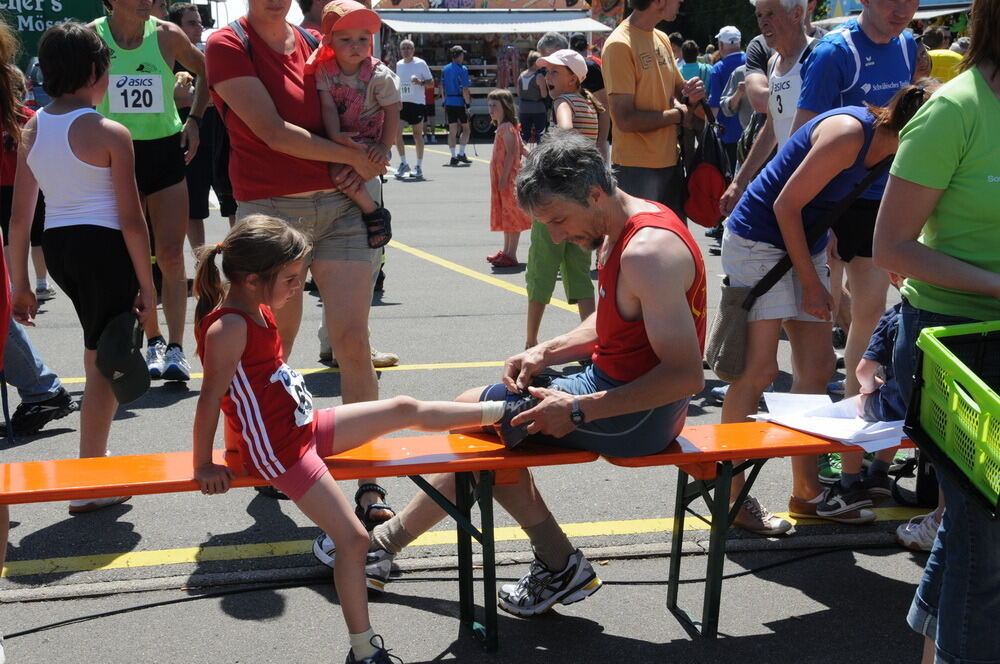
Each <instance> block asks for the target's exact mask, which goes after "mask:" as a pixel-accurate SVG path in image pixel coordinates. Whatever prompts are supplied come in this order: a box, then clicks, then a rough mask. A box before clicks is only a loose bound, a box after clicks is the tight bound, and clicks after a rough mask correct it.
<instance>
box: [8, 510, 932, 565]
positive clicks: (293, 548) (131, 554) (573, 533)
mask: <svg viewBox="0 0 1000 664" xmlns="http://www.w3.org/2000/svg"><path fill="white" fill-rule="evenodd" d="M874 511H875V513H876V514H877V516H878V520H879V521H904V520H907V519H910V518H911V517H913V516H916V515H918V514H921V513H922V510H919V509H913V508H906V507H890V508H878V509H876V510H874ZM776 516H779V517H781V518H784V519H788V520H789V521H791V522H792V524H794V525H809V524H821V523H828V522H824V521H820V520H818V519H797V518H795V517H792V516H789V515H788V514H787V513H779V514H777V515H776ZM673 524H674V520H673V519H629V520H623V521H595V522H589V523H568V524H563V525H562V528H563V530H564V531H565V532H566V535H567V536H569V537H576V538H580V537H612V536H620V535H641V534H648V533H663V534H664V535H666V534H669V533H671V532H672V531H673ZM708 529H709V525H708V524H706V523H705V522H704V521H702V520H701V519H698V518H696V517H686V518H685V519H684V530H686V531H704V530H708ZM493 534H494V539H495V540H496V541H497V542H513V541H518V540H526V539H528V536H527V535H525V534H524V531H523V530H521V529H520V528H518V527H516V526H507V527H502V528H494V529H493ZM455 542H456V535H455V531H454V530H452V529H448V530H433V531H431V532H428V533H424V534H423V535H421V536H420V537H418V538H417V539H416V540H415V541H414V542H413V544H411V545H410V546H441V545H454V544H455ZM312 543H313V541H312V540H311V539H309V540H288V541H284V542H262V543H259V544H229V545H220V546H197V547H187V548H181V549H162V550H157V551H125V552H121V553H106V554H96V555H91V556H72V557H65V558H45V559H39V560H15V561H9V562H8V563H7V565H6V567H5V568H4V570H3V574H2V576H3V577H5V578H6V577H13V576H27V575H33V574H67V573H72V572H94V571H103V570H113V569H131V568H139V567H160V566H164V565H183V564H192V563H202V562H225V561H233V560H252V559H258V558H277V557H280V556H294V555H302V554H306V553H309V552H310V551H312Z"/></svg>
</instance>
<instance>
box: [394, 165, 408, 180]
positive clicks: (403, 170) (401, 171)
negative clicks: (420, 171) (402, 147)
mask: <svg viewBox="0 0 1000 664" xmlns="http://www.w3.org/2000/svg"><path fill="white" fill-rule="evenodd" d="M409 172H410V165H409V164H407V163H406V162H405V161H404V162H403V163H402V164H400V165H399V166H398V167H397V168H396V179H397V180H402V179H403V178H404V177H406V174H407V173H409Z"/></svg>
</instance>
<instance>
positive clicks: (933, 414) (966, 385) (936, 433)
mask: <svg viewBox="0 0 1000 664" xmlns="http://www.w3.org/2000/svg"><path fill="white" fill-rule="evenodd" d="M917 348H919V349H920V350H921V351H922V352H923V369H922V373H921V376H922V378H923V383H922V385H919V383H918V387H917V388H915V389H919V393H918V394H917V395H916V396H917V399H918V402H919V409H920V410H919V418H918V422H919V426H920V428H921V429H922V431H923V433H925V434H926V435H927V436H928V437H929V438H930V439H931V441H933V443H934V444H935V445H936V446H937V447H938V448H939V449H940V450H941V451H942V452H943V453H944V454H945V455H946V456H947V457H948V459H950V460H951V462H952V463H953V464H954V466H955V468H956V469H957V470H958V471H959V472H961V473H963V474H964V475H965V477H966V478H968V480H969V482H971V484H972V485H973V487H975V488H976V489H977V490H978V491H979V492H980V493H981V494H982V495H983V497H984V498H986V499H987V501H988V502H989V503H990V504H991V505H994V506H997V505H998V504H1000V500H998V499H1000V396H998V395H997V392H998V391H1000V390H998V388H1000V321H992V322H987V323H969V324H966V325H949V326H947V327H929V328H926V329H924V330H923V331H922V332H921V333H920V336H919V337H918V339H917Z"/></svg>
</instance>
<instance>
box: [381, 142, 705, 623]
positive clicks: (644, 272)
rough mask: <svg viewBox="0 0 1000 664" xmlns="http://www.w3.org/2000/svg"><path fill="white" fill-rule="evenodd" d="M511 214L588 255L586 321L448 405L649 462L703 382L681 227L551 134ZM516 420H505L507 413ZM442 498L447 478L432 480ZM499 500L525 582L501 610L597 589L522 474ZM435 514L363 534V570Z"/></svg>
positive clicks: (697, 272) (694, 289)
mask: <svg viewBox="0 0 1000 664" xmlns="http://www.w3.org/2000/svg"><path fill="white" fill-rule="evenodd" d="M517 196H518V202H519V203H520V205H521V207H522V208H524V209H525V210H526V211H528V212H530V213H531V214H532V215H533V216H534V217H535V218H537V219H538V220H539V221H541V222H542V223H544V224H545V225H546V226H547V227H548V229H549V232H550V233H551V235H552V240H553V241H554V242H562V241H563V240H566V239H568V240H570V241H571V242H576V243H577V244H579V245H581V246H583V247H584V248H586V249H588V250H590V249H596V250H598V252H599V253H598V265H599V270H600V274H599V278H598V291H599V299H598V303H597V312H596V314H594V315H592V316H591V317H590V318H588V319H587V320H585V321H583V322H582V323H581V324H580V325H579V326H578V327H577V328H576V329H574V330H572V331H571V332H568V333H566V334H564V335H562V336H559V337H556V338H555V339H552V340H550V341H546V342H544V343H541V344H539V345H537V346H535V347H533V348H529V349H528V350H526V351H524V352H523V353H520V354H518V355H515V356H514V357H512V358H510V359H509V360H507V362H506V364H505V366H504V374H503V382H502V383H498V384H495V385H488V386H486V387H479V388H475V389H472V390H468V391H466V392H465V393H463V394H462V395H461V396H459V398H458V399H459V401H476V400H480V401H481V400H485V399H490V400H504V399H506V400H507V402H508V404H507V406H508V415H507V416H505V418H504V421H505V422H507V421H509V423H510V425H509V426H508V425H505V426H504V427H503V428H502V430H500V435H501V437H502V438H503V439H504V441H505V442H506V443H507V444H508V446H510V445H513V444H517V443H518V442H520V441H521V440H522V439H523V438H524V437H525V436H526V435H527V436H532V437H539V438H540V439H542V440H544V442H546V443H549V444H553V445H563V446H566V447H574V448H584V449H589V450H594V451H596V452H599V453H601V454H606V455H610V456H642V455H646V454H652V453H654V452H659V451H660V450H662V449H663V448H665V447H666V446H667V445H668V444H669V443H670V442H671V441H672V440H673V439H674V438H675V437H676V436H677V434H678V433H680V430H681V428H682V427H683V426H684V418H685V416H686V415H687V405H688V401H689V400H690V398H691V395H693V394H697V393H698V392H699V391H701V389H702V387H703V384H704V373H703V371H702V351H703V348H704V342H705V320H706V312H705V308H706V305H705V265H704V262H703V261H702V257H701V252H700V251H699V250H698V247H697V246H696V245H695V242H694V239H693V238H692V237H691V234H690V233H689V232H688V231H687V229H686V228H685V227H684V224H683V223H682V222H681V221H680V220H679V219H678V218H677V217H676V216H675V215H674V213H673V212H671V211H670V210H669V209H668V208H666V207H664V206H663V205H660V204H659V203H652V202H650V201H646V200H643V199H639V198H635V197H633V196H630V195H628V194H626V193H625V192H623V191H621V190H620V189H618V188H617V186H616V184H615V180H614V177H613V176H612V175H611V172H610V170H609V169H608V167H607V165H606V163H605V162H604V160H603V159H602V158H601V155H600V153H599V152H598V151H597V147H596V146H595V145H594V142H593V141H592V140H589V139H586V138H584V137H583V136H581V135H580V134H578V133H576V132H573V131H560V130H550V131H549V132H548V134H547V137H546V140H545V141H543V142H542V143H541V145H539V147H537V148H535V149H534V150H533V151H532V153H531V156H530V157H529V158H528V161H527V164H526V165H525V167H524V169H523V170H522V171H521V174H520V175H519V176H518V179H517ZM587 359H592V360H593V363H592V364H590V365H589V366H587V367H586V368H585V369H584V370H583V371H581V372H579V373H575V374H571V375H568V376H562V377H559V378H556V379H554V380H550V381H549V382H548V383H547V386H546V387H540V386H538V385H540V380H539V379H540V378H542V377H541V375H540V374H541V373H542V370H544V369H545V368H546V367H549V366H553V365H558V364H566V363H568V362H574V361H577V360H587ZM511 411H514V412H517V411H520V413H519V414H517V415H516V416H515V417H513V419H510V412H511ZM431 482H432V484H434V485H435V486H437V487H438V488H439V489H440V490H441V491H443V492H444V493H445V494H446V495H452V492H453V491H454V489H453V487H452V484H453V482H454V478H453V476H452V475H447V476H443V475H442V476H437V477H434V478H432V479H431ZM493 495H494V496H495V497H496V499H497V502H499V503H500V504H501V505H502V506H503V507H504V509H506V510H507V512H508V513H510V515H511V516H513V517H514V518H515V519H516V520H517V522H518V523H519V524H520V525H521V527H522V528H523V529H524V531H525V533H527V535H528V538H529V539H530V540H531V546H532V549H533V550H534V552H535V562H534V563H533V564H532V566H531V571H530V572H529V573H528V574H527V575H526V576H525V577H523V578H522V579H521V580H520V581H519V582H518V583H516V584H509V585H505V586H503V587H502V588H501V589H500V592H499V600H500V602H499V603H500V607H501V608H502V609H504V610H505V611H508V612H510V613H513V614H515V615H520V616H532V615H537V614H539V613H542V612H544V611H546V610H548V609H549V608H551V607H552V606H553V605H554V604H570V603H572V602H576V601H579V600H581V599H584V598H585V597H587V596H589V595H591V594H593V593H594V592H595V591H597V589H598V588H600V587H601V581H600V579H598V578H597V575H596V574H595V572H594V569H593V567H592V566H591V565H590V563H588V562H587V559H586V558H585V557H584V556H583V554H582V553H581V552H580V551H579V549H576V548H574V547H573V545H572V544H570V542H569V540H568V539H567V537H566V535H565V533H564V532H563V531H562V529H561V528H560V527H559V524H557V523H556V522H555V519H554V518H553V517H552V514H551V513H550V512H549V510H548V508H547V507H546V506H545V503H544V501H543V500H542V498H541V496H540V495H539V493H538V491H537V489H536V488H535V486H534V481H533V480H532V477H531V473H530V472H529V471H528V470H524V471H522V472H521V476H520V478H519V481H518V483H517V484H512V485H497V486H496V487H494V494H493ZM443 516H444V514H443V512H441V510H440V509H439V508H438V507H437V506H436V505H435V504H434V503H433V502H432V501H431V500H430V499H428V498H427V497H426V496H425V495H423V494H421V495H418V496H417V497H415V498H414V499H413V500H412V501H411V502H410V504H409V505H407V507H406V508H405V509H404V510H403V511H402V512H401V513H400V514H399V516H397V517H393V518H392V519H390V520H389V521H387V522H386V523H384V524H381V525H379V526H377V527H376V528H375V530H374V531H373V532H372V538H373V542H374V544H375V547H376V548H375V550H374V551H373V552H372V554H370V555H369V565H368V568H367V572H368V574H369V575H370V576H377V577H379V580H381V581H383V582H384V581H385V580H387V579H388V572H389V569H390V568H391V561H392V558H393V556H395V555H396V554H398V553H399V552H400V550H401V549H402V548H403V547H405V546H406V545H407V544H409V543H410V542H412V541H413V539H414V538H416V537H417V536H418V535H420V534H421V533H423V532H424V531H426V530H427V529H429V528H430V527H432V526H433V525H434V524H436V523H437V522H438V521H440V520H441V518H442V517H443Z"/></svg>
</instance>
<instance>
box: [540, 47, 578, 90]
mask: <svg viewBox="0 0 1000 664" xmlns="http://www.w3.org/2000/svg"><path fill="white" fill-rule="evenodd" d="M538 65H539V66H544V65H562V66H563V67H569V70H570V71H571V72H573V73H574V74H575V75H576V77H577V78H578V79H580V82H583V79H585V78H587V61H586V60H584V59H583V56H582V55H580V54H579V53H577V52H576V51H574V50H572V49H569V48H563V49H560V50H558V51H556V52H555V53H553V54H552V55H547V56H545V57H544V58H538Z"/></svg>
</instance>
